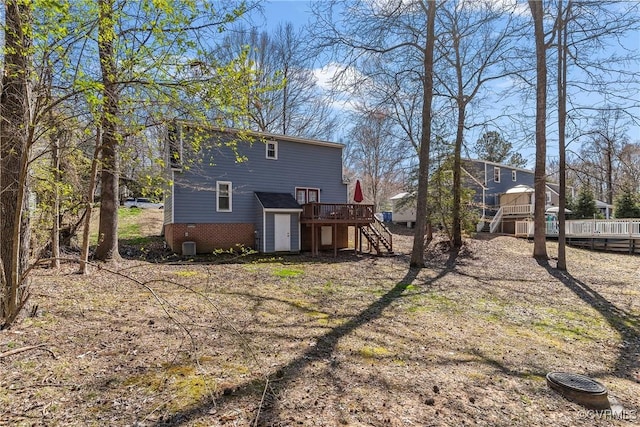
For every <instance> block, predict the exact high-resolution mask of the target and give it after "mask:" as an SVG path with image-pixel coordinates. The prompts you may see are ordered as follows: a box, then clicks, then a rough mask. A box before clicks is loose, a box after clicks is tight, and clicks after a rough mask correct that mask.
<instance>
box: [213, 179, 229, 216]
mask: <svg viewBox="0 0 640 427" xmlns="http://www.w3.org/2000/svg"><path fill="white" fill-rule="evenodd" d="M216 195H217V197H216V210H217V211H218V212H231V182H229V181H217V182H216Z"/></svg>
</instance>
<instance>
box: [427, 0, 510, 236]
mask: <svg viewBox="0 0 640 427" xmlns="http://www.w3.org/2000/svg"><path fill="white" fill-rule="evenodd" d="M516 18H517V15H516V14H515V6H514V7H513V8H512V9H511V10H508V9H506V8H505V7H499V6H498V5H496V4H493V3H490V2H486V3H485V2H470V1H464V0H461V1H450V2H447V3H445V5H443V7H442V8H441V9H440V13H439V14H438V23H439V26H440V27H439V28H440V29H441V32H440V34H439V36H438V42H437V44H436V48H437V50H438V56H439V57H440V58H441V59H442V63H441V65H442V67H441V69H439V70H438V72H437V73H436V74H435V75H436V78H437V81H438V87H439V88H441V89H442V91H441V93H439V95H442V96H445V97H446V98H448V99H450V100H451V102H452V104H453V105H454V106H455V107H454V109H455V111H456V113H457V114H456V115H457V119H456V125H455V126H456V137H455V145H454V156H453V195H454V197H453V210H452V215H453V230H452V237H453V240H452V245H453V247H454V248H460V247H461V246H462V229H461V221H460V218H461V206H460V195H461V193H462V192H461V178H462V167H461V157H462V146H463V143H464V136H465V130H466V129H467V128H468V127H470V126H471V124H470V123H468V121H469V120H468V109H469V106H470V103H471V102H472V101H473V100H474V99H475V98H476V96H477V95H478V94H479V93H481V90H482V89H483V87H484V86H485V85H488V84H489V83H490V82H492V81H495V80H498V79H503V78H505V77H507V76H509V75H511V74H515V73H516V72H517V70H514V69H510V68H509V67H508V66H507V64H509V63H510V57H511V54H510V52H511V48H512V43H511V42H512V40H515V39H516V37H518V36H519V35H520V34H521V31H520V30H519V28H517V27H518V25H519V24H518V23H517V22H518V20H517V19H516ZM511 59H512V58H511Z"/></svg>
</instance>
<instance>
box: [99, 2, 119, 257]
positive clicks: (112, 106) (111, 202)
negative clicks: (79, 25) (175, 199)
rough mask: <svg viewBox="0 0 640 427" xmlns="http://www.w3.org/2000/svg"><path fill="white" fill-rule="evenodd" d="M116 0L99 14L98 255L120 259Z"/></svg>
mask: <svg viewBox="0 0 640 427" xmlns="http://www.w3.org/2000/svg"><path fill="white" fill-rule="evenodd" d="M113 2H114V0H100V1H99V2H98V4H99V8H100V16H99V18H98V54H99V56H100V70H101V72H102V83H103V91H102V98H103V101H102V102H103V104H102V116H101V119H100V121H101V123H100V125H101V127H102V149H101V154H102V173H101V180H100V183H101V187H100V224H99V229H98V247H97V248H96V259H98V260H101V261H112V260H118V259H119V258H120V254H119V253H118V207H119V195H118V179H119V176H120V173H119V164H118V137H117V128H118V122H117V121H118V85H117V82H116V62H115V51H114V47H113V41H114V38H115V35H114V25H115V24H114V16H113V15H114V12H113V7H114V4H113Z"/></svg>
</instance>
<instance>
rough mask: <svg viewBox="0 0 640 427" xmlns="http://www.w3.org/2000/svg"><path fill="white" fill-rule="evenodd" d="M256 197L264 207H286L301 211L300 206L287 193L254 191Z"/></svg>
mask: <svg viewBox="0 0 640 427" xmlns="http://www.w3.org/2000/svg"><path fill="white" fill-rule="evenodd" d="M256 197H257V198H258V200H259V201H260V204H261V205H262V207H263V208H264V209H287V210H291V209H294V210H298V211H302V208H301V207H300V205H299V204H298V202H297V201H296V199H294V198H293V196H292V195H291V194H289V193H268V192H262V191H256Z"/></svg>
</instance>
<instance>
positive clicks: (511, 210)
mask: <svg viewBox="0 0 640 427" xmlns="http://www.w3.org/2000/svg"><path fill="white" fill-rule="evenodd" d="M500 209H501V210H502V214H503V215H527V214H532V213H533V205H504V206H502V207H500Z"/></svg>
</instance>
